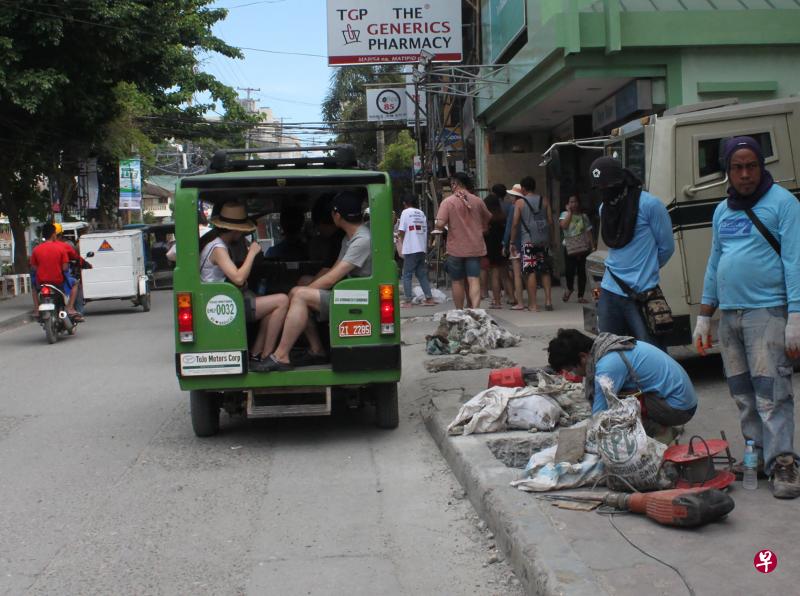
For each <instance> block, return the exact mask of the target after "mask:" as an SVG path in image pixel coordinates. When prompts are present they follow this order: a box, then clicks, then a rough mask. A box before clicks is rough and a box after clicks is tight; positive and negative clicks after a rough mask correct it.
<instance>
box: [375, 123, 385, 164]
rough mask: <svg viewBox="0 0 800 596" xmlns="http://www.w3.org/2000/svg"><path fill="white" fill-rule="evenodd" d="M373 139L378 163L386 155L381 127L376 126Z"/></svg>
mask: <svg viewBox="0 0 800 596" xmlns="http://www.w3.org/2000/svg"><path fill="white" fill-rule="evenodd" d="M375 140H376V144H377V146H378V163H381V162H382V161H383V158H384V157H385V155H386V136H385V134H384V130H383V127H381V126H378V128H377V130H376V131H375Z"/></svg>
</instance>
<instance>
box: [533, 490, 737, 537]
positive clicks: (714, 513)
mask: <svg viewBox="0 0 800 596" xmlns="http://www.w3.org/2000/svg"><path fill="white" fill-rule="evenodd" d="M544 498H545V499H547V500H551V501H579V502H594V503H601V504H603V505H607V506H609V507H613V508H614V509H620V510H622V511H630V512H632V513H643V514H644V515H646V516H647V517H649V518H650V519H652V520H654V521H656V522H658V523H660V524H663V525H665V526H675V527H678V528H696V527H698V526H704V525H706V524H709V523H711V522H715V521H717V520H719V519H721V518H723V517H725V516H726V515H728V514H729V513H730V512H731V511H733V507H734V502H733V499H732V498H731V497H730V495H728V494H727V493H724V492H722V491H721V490H718V489H716V488H675V489H672V490H659V491H654V492H651V493H612V492H606V493H595V494H591V493H590V494H586V493H583V494H581V493H573V494H571V495H547V496H545V497H544Z"/></svg>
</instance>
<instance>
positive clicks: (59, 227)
mask: <svg viewBox="0 0 800 596" xmlns="http://www.w3.org/2000/svg"><path fill="white" fill-rule="evenodd" d="M53 227H54V228H55V229H56V234H63V233H64V226H62V225H61V224H60V223H58V222H55V223H54V224H53Z"/></svg>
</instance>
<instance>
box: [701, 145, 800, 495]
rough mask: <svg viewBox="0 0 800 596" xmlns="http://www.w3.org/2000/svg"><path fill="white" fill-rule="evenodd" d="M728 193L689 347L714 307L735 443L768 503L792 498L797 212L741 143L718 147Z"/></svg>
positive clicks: (798, 480) (799, 325) (798, 303)
mask: <svg viewBox="0 0 800 596" xmlns="http://www.w3.org/2000/svg"><path fill="white" fill-rule="evenodd" d="M724 160H725V166H726V171H727V174H728V177H729V179H730V182H731V185H730V187H729V188H728V198H727V200H725V201H723V202H721V203H720V204H719V205H718V206H717V208H716V210H715V211H714V218H713V223H712V240H711V254H710V255H709V258H708V265H707V267H706V276H705V283H704V286H703V298H702V304H701V306H700V316H699V317H697V325H696V327H695V330H694V338H693V339H694V341H695V343H696V344H697V347H698V350H699V351H700V353H701V354H703V353H704V349H705V348H707V347H710V346H711V316H712V315H713V314H714V312H715V311H716V310H717V309H719V310H720V311H721V316H720V322H719V336H720V348H721V351H722V361H723V364H724V366H725V375H726V377H727V379H728V389H729V390H730V393H731V396H732V397H733V399H734V401H735V402H736V405H737V407H738V408H739V420H740V423H741V427H742V435H743V436H744V438H745V439H746V440H752V441H753V442H754V444H755V448H756V451H757V454H758V458H759V468H760V469H761V470H763V472H764V473H766V475H767V476H768V477H769V479H770V480H769V486H770V489H771V490H772V494H773V495H774V496H775V497H777V498H782V499H794V498H796V497H798V496H800V474H799V473H798V466H797V462H798V456H797V452H796V451H795V450H794V394H793V392H792V359H793V358H798V357H800V234H798V230H800V204H798V202H797V199H796V198H795V197H794V196H793V195H792V194H791V193H790V192H789V191H787V190H786V189H784V188H783V187H781V186H779V185H778V184H775V182H774V181H773V179H772V175H771V174H770V172H769V170H767V169H766V168H765V167H764V154H763V152H762V150H761V147H760V146H759V144H758V143H757V142H756V141H755V140H754V139H752V138H750V137H735V138H733V139H731V140H730V141H728V143H727V144H726V146H725V151H724Z"/></svg>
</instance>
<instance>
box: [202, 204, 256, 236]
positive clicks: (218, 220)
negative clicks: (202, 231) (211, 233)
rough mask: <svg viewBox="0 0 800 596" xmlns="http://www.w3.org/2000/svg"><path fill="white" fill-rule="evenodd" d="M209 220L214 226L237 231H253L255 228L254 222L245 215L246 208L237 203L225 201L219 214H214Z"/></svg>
mask: <svg viewBox="0 0 800 596" xmlns="http://www.w3.org/2000/svg"><path fill="white" fill-rule="evenodd" d="M210 221H211V224H212V225H213V226H214V227H216V228H223V229H226V230H235V231H237V232H253V231H255V229H256V224H255V222H253V220H252V219H250V218H249V217H247V209H245V206H244V205H240V204H239V203H225V204H224V205H223V206H222V209H220V211H219V215H215V216H214V217H212V218H211V220H210Z"/></svg>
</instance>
